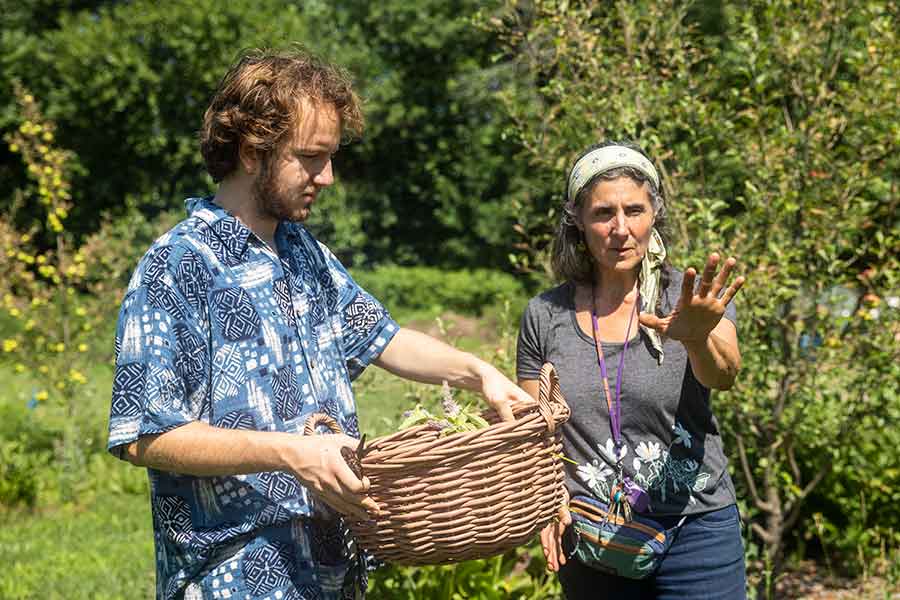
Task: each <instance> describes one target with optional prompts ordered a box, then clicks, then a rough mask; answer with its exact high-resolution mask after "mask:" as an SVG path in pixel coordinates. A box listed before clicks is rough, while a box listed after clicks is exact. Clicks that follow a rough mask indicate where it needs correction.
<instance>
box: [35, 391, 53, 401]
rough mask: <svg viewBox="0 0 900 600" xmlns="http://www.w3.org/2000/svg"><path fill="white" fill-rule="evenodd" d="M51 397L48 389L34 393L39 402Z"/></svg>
mask: <svg viewBox="0 0 900 600" xmlns="http://www.w3.org/2000/svg"><path fill="white" fill-rule="evenodd" d="M49 397H50V394H48V393H47V390H41V391H39V392H38V393H37V394H35V395H34V399H35V400H37V401H38V402H44V401H45V400H47V398H49Z"/></svg>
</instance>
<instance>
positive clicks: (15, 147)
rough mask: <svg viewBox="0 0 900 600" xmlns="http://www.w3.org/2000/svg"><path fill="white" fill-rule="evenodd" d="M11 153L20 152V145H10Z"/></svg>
mask: <svg viewBox="0 0 900 600" xmlns="http://www.w3.org/2000/svg"><path fill="white" fill-rule="evenodd" d="M9 151H10V152H18V151H19V145H18V144H10V145H9Z"/></svg>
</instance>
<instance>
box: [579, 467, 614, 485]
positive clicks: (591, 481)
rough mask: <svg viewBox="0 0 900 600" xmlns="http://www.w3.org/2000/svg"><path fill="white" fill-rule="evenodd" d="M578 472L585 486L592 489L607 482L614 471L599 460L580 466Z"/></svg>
mask: <svg viewBox="0 0 900 600" xmlns="http://www.w3.org/2000/svg"><path fill="white" fill-rule="evenodd" d="M576 472H577V473H578V477H580V478H581V480H582V481H583V482H584V483H585V485H586V486H588V488H591V489H593V488H595V487H597V486H599V485H600V484H601V483H603V482H605V481H606V478H607V477H608V476H609V475H612V469H610V468H609V467H608V466H606V465H605V464H601V463H600V461H598V460H594V461H593V462H591V463H590V464H586V465H578V469H577V470H576Z"/></svg>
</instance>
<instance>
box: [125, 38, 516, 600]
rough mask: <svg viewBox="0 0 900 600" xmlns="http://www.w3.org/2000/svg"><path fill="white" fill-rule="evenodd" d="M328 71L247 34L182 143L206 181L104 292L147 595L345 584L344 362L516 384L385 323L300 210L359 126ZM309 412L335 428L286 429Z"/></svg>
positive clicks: (353, 100) (363, 495)
mask: <svg viewBox="0 0 900 600" xmlns="http://www.w3.org/2000/svg"><path fill="white" fill-rule="evenodd" d="M362 124H363V118H362V114H361V111H360V106H359V101H358V98H357V96H356V95H355V93H354V92H353V90H352V88H351V85H350V82H349V80H348V78H347V77H346V75H345V74H344V73H343V72H342V71H340V70H339V69H337V68H335V67H334V66H332V65H329V64H327V63H325V62H323V61H321V60H319V59H317V58H315V57H313V56H310V55H308V54H306V53H305V52H302V51H296V50H295V51H290V52H269V51H257V52H253V53H250V54H248V55H247V56H245V57H243V58H242V59H241V60H240V61H239V62H238V63H237V64H236V65H235V66H234V67H233V68H232V69H231V70H230V71H229V73H228V74H227V75H226V76H225V78H224V79H223V81H222V83H221V85H220V87H219V90H218V92H217V93H216V96H215V97H214V98H213V100H212V103H211V105H210V107H209V108H208V109H207V111H206V114H205V116H204V122H203V129H202V131H201V151H202V154H203V157H204V159H205V161H206V165H207V169H208V170H209V172H210V174H211V175H212V177H213V179H214V180H215V181H217V182H218V183H219V187H218V190H217V192H216V195H215V196H214V197H211V198H202V199H190V200H188V201H187V205H188V210H189V214H190V216H189V217H188V218H187V219H186V220H184V221H182V222H181V223H179V224H178V225H176V226H175V227H174V228H173V229H172V230H171V231H169V232H168V233H166V234H165V235H163V236H162V237H161V238H160V239H159V240H157V241H156V242H155V243H154V244H153V246H152V247H151V248H150V250H149V251H148V252H147V254H146V255H145V256H144V257H143V259H142V260H141V262H140V264H139V265H138V267H137V270H136V271H135V274H134V276H133V277H132V280H131V283H130V284H129V287H128V291H127V294H126V296H125V298H124V300H123V302H122V309H121V313H120V316H119V325H118V331H117V336H116V375H115V380H114V383H113V394H112V410H111V417H110V440H109V448H110V451H111V452H113V453H114V454H115V455H116V456H119V457H121V458H123V459H125V460H128V461H129V462H132V463H134V464H135V465H140V466H144V467H147V469H148V471H149V475H150V481H151V501H152V510H153V526H154V532H155V542H156V564H157V596H158V597H159V598H165V599H169V598H181V597H184V598H188V599H199V598H203V599H206V598H210V599H211V598H240V599H241V600H254V599H262V598H271V599H276V598H278V599H290V598H294V599H300V598H304V599H312V598H317V599H318V598H356V597H361V596H362V595H363V594H364V591H365V572H364V571H365V569H364V568H363V565H362V561H360V560H354V559H352V558H351V556H352V554H353V553H352V552H350V550H349V549H348V548H350V547H351V546H352V540H351V539H350V538H349V537H348V535H347V533H346V530H345V529H344V528H343V526H342V523H341V521H340V519H338V518H336V517H337V513H340V514H343V515H348V516H350V517H351V518H358V519H363V518H366V517H367V515H371V514H374V513H377V511H378V507H377V506H376V505H375V503H374V501H373V500H372V499H371V498H370V497H368V496H367V490H368V486H369V482H368V480H367V479H366V478H365V477H363V479H362V480H360V479H358V478H357V477H356V476H355V475H354V474H353V472H352V471H351V470H350V468H349V467H348V466H347V464H346V463H345V462H344V460H343V458H342V457H341V453H340V450H341V448H342V447H350V448H355V447H356V444H357V440H355V439H354V438H355V437H358V435H359V430H358V423H357V418H356V407H355V402H354V398H353V392H352V389H351V387H350V381H351V379H353V378H354V377H356V376H357V375H359V374H360V373H361V372H362V370H363V369H364V368H365V367H366V366H367V365H369V364H370V363H373V362H374V363H375V364H377V365H378V366H380V367H382V368H384V369H387V370H388V371H390V372H392V373H395V374H397V375H399V376H401V377H406V378H410V379H415V380H417V381H423V382H431V383H439V382H440V381H442V380H447V381H448V382H450V383H451V384H452V385H454V386H457V387H462V388H466V389H471V390H477V391H480V392H481V393H482V394H483V395H484V397H485V399H486V400H487V402H488V403H489V404H490V405H491V406H493V407H494V408H495V409H496V410H497V411H498V412H499V413H500V414H501V415H502V416H503V417H504V418H508V419H511V418H512V414H511V411H510V408H509V402H510V401H512V400H528V399H529V396H528V395H527V394H525V393H524V392H523V391H522V390H521V389H520V388H518V387H517V386H515V385H514V384H513V383H511V382H510V381H509V380H508V379H507V378H506V377H504V376H503V375H502V374H501V373H500V372H499V371H497V370H496V369H495V368H493V367H492V366H490V365H488V364H486V363H485V362H483V361H481V360H479V359H477V358H476V357H474V356H472V355H471V354H466V353H463V352H460V351H458V350H455V349H453V348H451V347H449V346H447V345H445V344H443V343H441V342H439V341H437V340H435V339H433V338H431V337H428V336H426V335H424V334H420V333H416V332H414V331H410V330H407V329H403V328H400V327H399V326H398V325H397V324H396V323H395V322H394V321H393V320H392V319H391V318H390V316H389V315H388V313H387V312H386V311H385V309H384V308H383V307H382V306H381V305H380V304H379V303H378V301H377V300H375V299H374V298H373V297H372V296H370V295H369V294H368V293H366V292H365V291H364V290H362V289H361V288H360V287H359V286H357V285H356V283H355V282H354V281H353V279H352V278H351V277H350V275H348V273H347V271H346V270H345V269H344V267H343V266H342V265H341V264H340V263H339V262H338V260H337V259H336V258H335V257H334V255H332V254H331V252H329V250H328V249H327V248H326V247H325V246H324V245H322V244H320V243H319V242H317V241H316V240H315V239H314V238H313V237H312V236H311V235H310V234H309V233H308V232H307V231H306V229H305V228H303V226H302V225H300V223H301V222H302V221H304V220H305V219H306V218H307V217H308V216H309V214H310V211H311V210H312V208H313V206H314V204H315V201H316V197H317V195H318V193H319V192H320V191H321V190H322V189H323V188H325V187H327V186H329V185H331V183H333V181H334V177H333V173H332V163H331V159H332V156H333V155H334V153H335V152H336V151H337V149H338V146H339V144H340V142H341V140H342V139H344V138H346V137H348V136H349V135H358V134H359V133H360V132H361V129H362ZM314 412H325V413H328V414H329V415H331V416H332V417H334V418H335V419H336V420H337V422H338V423H339V424H340V425H341V427H342V429H343V431H344V432H345V434H346V435H316V436H303V435H302V432H303V426H304V424H305V421H306V418H307V417H308V416H309V415H310V414H312V413H314Z"/></svg>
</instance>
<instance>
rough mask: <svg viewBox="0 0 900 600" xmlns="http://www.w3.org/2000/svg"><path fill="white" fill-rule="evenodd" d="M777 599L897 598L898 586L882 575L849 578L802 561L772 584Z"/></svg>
mask: <svg viewBox="0 0 900 600" xmlns="http://www.w3.org/2000/svg"><path fill="white" fill-rule="evenodd" d="M775 598H777V599H778V600H850V599H851V598H853V599H854V600H900V587H898V586H897V585H896V584H892V583H890V582H888V581H887V580H886V579H884V578H883V577H868V578H866V579H849V578H844V577H838V576H834V575H832V574H829V573H828V570H827V569H826V568H824V567H823V566H821V565H818V564H816V563H814V562H812V561H804V562H802V563H800V564H799V565H797V566H795V567H793V568H792V569H791V570H790V571H788V572H787V573H785V575H784V576H783V577H781V578H780V579H779V581H778V583H777V584H776V586H775Z"/></svg>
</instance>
